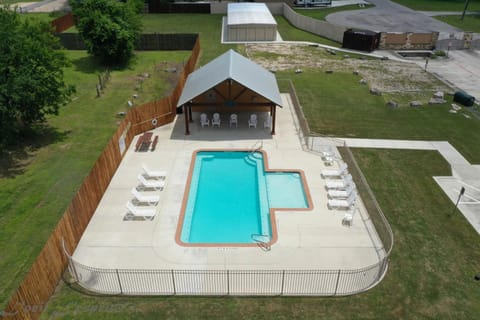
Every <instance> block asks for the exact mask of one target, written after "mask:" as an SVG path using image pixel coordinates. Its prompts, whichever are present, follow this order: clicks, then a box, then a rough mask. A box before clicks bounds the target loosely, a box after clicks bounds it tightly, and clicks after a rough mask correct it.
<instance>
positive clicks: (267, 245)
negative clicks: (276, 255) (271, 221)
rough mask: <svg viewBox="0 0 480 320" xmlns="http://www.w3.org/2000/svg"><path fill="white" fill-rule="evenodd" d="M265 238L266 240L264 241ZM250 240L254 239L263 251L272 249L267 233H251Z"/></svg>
mask: <svg viewBox="0 0 480 320" xmlns="http://www.w3.org/2000/svg"><path fill="white" fill-rule="evenodd" d="M262 238H263V239H262ZM265 239H268V240H267V241H265ZM252 240H253V241H255V242H256V243H257V244H258V246H259V247H260V248H261V249H262V250H263V251H270V250H271V249H272V246H271V245H270V236H269V235H268V234H252Z"/></svg>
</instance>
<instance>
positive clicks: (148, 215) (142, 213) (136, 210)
mask: <svg viewBox="0 0 480 320" xmlns="http://www.w3.org/2000/svg"><path fill="white" fill-rule="evenodd" d="M127 210H128V213H127V217H130V218H133V217H140V218H143V219H144V220H146V219H149V220H153V218H154V217H155V215H156V214H157V211H156V210H155V208H151V207H147V208H141V207H136V206H134V205H133V203H131V202H130V201H129V202H128V203H127Z"/></svg>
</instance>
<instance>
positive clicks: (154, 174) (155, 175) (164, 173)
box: [142, 163, 167, 179]
mask: <svg viewBox="0 0 480 320" xmlns="http://www.w3.org/2000/svg"><path fill="white" fill-rule="evenodd" d="M142 169H143V172H144V173H145V176H146V177H147V178H150V179H152V178H163V179H165V177H166V176H167V171H165V170H159V171H155V170H150V169H148V167H147V165H146V164H145V163H142Z"/></svg>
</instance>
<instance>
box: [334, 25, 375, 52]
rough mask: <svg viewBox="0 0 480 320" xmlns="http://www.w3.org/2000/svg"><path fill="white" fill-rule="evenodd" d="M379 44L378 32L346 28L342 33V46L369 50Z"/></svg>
mask: <svg viewBox="0 0 480 320" xmlns="http://www.w3.org/2000/svg"><path fill="white" fill-rule="evenodd" d="M379 44H380V33H377V32H373V31H370V30H360V29H348V30H347V31H345V32H344V33H343V45H342V48H347V49H354V50H361V51H368V52H371V51H373V50H375V49H377V48H378V45H379Z"/></svg>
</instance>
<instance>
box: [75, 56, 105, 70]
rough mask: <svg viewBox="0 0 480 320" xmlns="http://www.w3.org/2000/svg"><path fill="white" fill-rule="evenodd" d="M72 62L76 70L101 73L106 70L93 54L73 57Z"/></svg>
mask: <svg viewBox="0 0 480 320" xmlns="http://www.w3.org/2000/svg"><path fill="white" fill-rule="evenodd" d="M70 62H71V63H72V65H73V66H74V67H75V71H79V72H83V73H101V72H103V71H105V67H104V66H103V65H102V64H101V63H100V61H98V59H96V58H95V57H92V56H87V57H81V58H76V59H71V60H70Z"/></svg>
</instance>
